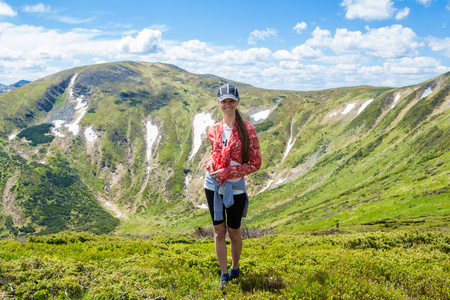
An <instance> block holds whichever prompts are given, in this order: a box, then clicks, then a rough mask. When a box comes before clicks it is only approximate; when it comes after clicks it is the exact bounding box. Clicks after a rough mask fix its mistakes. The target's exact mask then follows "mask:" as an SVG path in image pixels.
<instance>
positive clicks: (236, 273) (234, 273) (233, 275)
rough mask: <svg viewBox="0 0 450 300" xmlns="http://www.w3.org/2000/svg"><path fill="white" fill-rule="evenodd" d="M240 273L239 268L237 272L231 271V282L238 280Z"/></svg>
mask: <svg viewBox="0 0 450 300" xmlns="http://www.w3.org/2000/svg"><path fill="white" fill-rule="evenodd" d="M240 273H241V272H240V271H239V268H237V269H236V270H233V269H230V280H233V279H236V278H238V277H239V274H240Z"/></svg>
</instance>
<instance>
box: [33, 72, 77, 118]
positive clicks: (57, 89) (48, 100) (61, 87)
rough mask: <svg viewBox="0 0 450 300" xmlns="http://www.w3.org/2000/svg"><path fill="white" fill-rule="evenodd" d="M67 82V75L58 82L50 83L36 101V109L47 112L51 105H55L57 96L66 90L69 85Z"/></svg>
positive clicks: (68, 79) (68, 80)
mask: <svg viewBox="0 0 450 300" xmlns="http://www.w3.org/2000/svg"><path fill="white" fill-rule="evenodd" d="M69 82H70V78H69V77H67V78H66V79H64V80H62V81H60V82H59V83H57V84H54V85H51V86H50V87H49V88H48V89H47V91H46V92H45V94H44V96H43V97H41V98H40V99H38V100H37V101H36V106H37V108H38V110H40V111H45V112H49V111H50V110H52V108H53V105H55V103H56V100H57V99H58V97H59V96H60V95H62V94H63V93H64V92H65V91H66V89H67V87H68V86H69Z"/></svg>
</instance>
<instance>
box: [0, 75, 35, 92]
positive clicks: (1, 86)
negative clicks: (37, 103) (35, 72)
mask: <svg viewBox="0 0 450 300" xmlns="http://www.w3.org/2000/svg"><path fill="white" fill-rule="evenodd" d="M30 82H31V81H28V80H23V79H22V80H19V81H17V82H16V83H14V84H11V85H5V84H1V83H0V94H1V93H5V92H9V91H11V90H13V89H15V88H18V87H21V86H24V85H25V84H28V83H30Z"/></svg>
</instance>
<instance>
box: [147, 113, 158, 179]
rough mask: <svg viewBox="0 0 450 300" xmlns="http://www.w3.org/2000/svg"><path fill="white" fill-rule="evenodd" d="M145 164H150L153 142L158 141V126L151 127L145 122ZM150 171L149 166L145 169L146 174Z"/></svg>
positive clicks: (149, 123)
mask: <svg viewBox="0 0 450 300" xmlns="http://www.w3.org/2000/svg"><path fill="white" fill-rule="evenodd" d="M146 127H147V138H146V141H147V162H148V163H150V160H151V158H152V147H153V144H154V143H155V141H156V140H157V139H158V135H159V134H158V126H156V125H152V122H151V121H147V124H146ZM149 171H150V166H148V167H147V172H149Z"/></svg>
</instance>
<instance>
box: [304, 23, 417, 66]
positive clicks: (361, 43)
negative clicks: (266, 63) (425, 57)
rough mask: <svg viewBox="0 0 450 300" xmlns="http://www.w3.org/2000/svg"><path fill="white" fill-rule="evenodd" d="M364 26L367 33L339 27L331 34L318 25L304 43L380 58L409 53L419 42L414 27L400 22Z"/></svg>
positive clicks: (412, 51) (412, 52)
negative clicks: (379, 25) (380, 25)
mask: <svg viewBox="0 0 450 300" xmlns="http://www.w3.org/2000/svg"><path fill="white" fill-rule="evenodd" d="M366 30H367V33H365V34H363V33H362V32H361V31H349V30H348V29H345V28H343V29H340V28H338V29H336V33H335V35H334V37H333V36H332V35H331V32H330V31H328V30H323V29H320V28H319V27H317V28H316V29H315V30H314V31H313V33H312V35H313V37H312V38H311V39H308V40H307V41H306V43H305V44H306V45H308V46H311V47H323V48H328V49H331V50H333V51H334V52H336V53H346V52H352V53H354V52H364V53H366V54H369V55H372V56H375V57H383V58H395V57H400V56H405V55H406V56H410V55H413V54H414V53H415V51H416V50H417V49H418V48H419V47H421V46H422V44H421V43H419V42H418V41H417V40H418V38H417V35H416V34H415V33H414V31H412V29H410V28H408V27H403V26H402V25H392V26H390V27H382V28H377V29H370V28H368V27H366Z"/></svg>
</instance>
